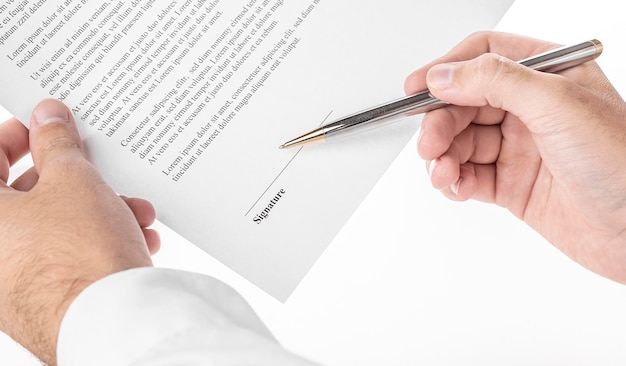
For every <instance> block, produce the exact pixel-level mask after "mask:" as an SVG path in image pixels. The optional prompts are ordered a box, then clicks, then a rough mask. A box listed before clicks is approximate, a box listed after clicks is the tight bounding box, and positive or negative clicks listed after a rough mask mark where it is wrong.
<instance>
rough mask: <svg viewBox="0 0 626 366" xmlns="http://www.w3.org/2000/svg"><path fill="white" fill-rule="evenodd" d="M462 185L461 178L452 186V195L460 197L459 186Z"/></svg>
mask: <svg viewBox="0 0 626 366" xmlns="http://www.w3.org/2000/svg"><path fill="white" fill-rule="evenodd" d="M460 184H461V179H460V178H459V180H457V181H456V182H455V183H453V184H452V185H450V191H452V193H454V195H455V196H458V195H459V185H460Z"/></svg>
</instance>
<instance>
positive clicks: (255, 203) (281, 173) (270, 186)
mask: <svg viewBox="0 0 626 366" xmlns="http://www.w3.org/2000/svg"><path fill="white" fill-rule="evenodd" d="M331 114H333V111H330V112H328V114H327V115H326V117H325V118H324V120H323V121H322V123H320V126H321V125H323V124H324V122H326V120H327V119H328V117H330V115H331ZM302 149H304V147H301V148H300V149H298V152H297V153H296V154H295V155H294V156H293V158H291V160H289V162H288V163H287V165H285V167H284V168H283V170H281V171H280V173H279V174H278V176H276V178H274V180H273V181H272V183H271V184H270V185H269V187H267V189H266V190H265V191H264V192H263V194H261V197H259V199H258V200H256V202H254V204H253V205H252V207H250V209H249V210H248V212H246V214H245V215H244V216H248V215H249V214H250V212H252V210H253V209H254V208H255V207H256V205H257V204H258V203H259V201H261V199H262V198H263V196H265V194H266V193H267V191H269V190H270V188H272V186H273V185H274V183H276V181H277V180H278V178H280V177H281V176H282V175H283V173H284V172H285V170H287V168H289V165H291V163H293V161H294V160H295V159H296V157H297V156H298V154H300V152H301V151H302Z"/></svg>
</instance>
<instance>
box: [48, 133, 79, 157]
mask: <svg viewBox="0 0 626 366" xmlns="http://www.w3.org/2000/svg"><path fill="white" fill-rule="evenodd" d="M71 150H80V144H79V143H78V142H76V141H75V140H74V139H72V138H71V137H68V136H58V137H54V138H51V139H47V140H46V141H44V142H42V143H41V144H40V146H39V151H41V152H43V153H50V152H65V151H71Z"/></svg>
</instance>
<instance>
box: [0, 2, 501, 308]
mask: <svg viewBox="0 0 626 366" xmlns="http://www.w3.org/2000/svg"><path fill="white" fill-rule="evenodd" d="M511 3H512V0H510V1H502V0H482V1H452V0H447V1H446V0H444V1H418V0H412V1H408V0H389V1H385V2H381V1H360V2H354V1H347V0H305V1H295V0H291V1H290V0H229V1H222V0H180V1H156V0H118V1H88V0H62V1H51V0H0V67H1V69H2V77H1V78H2V82H3V85H4V87H3V88H2V89H1V90H0V103H1V104H2V105H3V106H4V107H5V108H7V109H8V110H9V111H11V112H12V113H13V114H14V115H16V116H17V117H18V118H19V119H20V120H21V121H23V122H25V123H27V122H28V121H29V119H30V113H31V110H32V108H33V107H34V106H35V105H36V104H37V103H38V102H39V101H40V100H41V99H43V98H57V99H60V100H62V101H64V102H65V103H66V104H67V105H68V106H69V107H70V108H71V109H72V112H73V113H74V115H75V117H76V120H77V122H78V124H79V128H80V132H81V134H82V136H83V138H84V140H85V146H86V150H87V155H88V158H89V159H90V161H92V162H93V164H94V165H95V166H96V167H97V168H98V170H99V171H100V172H101V173H102V175H103V176H104V178H105V179H106V180H107V182H108V183H109V184H111V185H112V186H113V187H114V188H115V189H116V190H117V191H118V192H120V193H121V194H125V195H129V196H138V197H143V198H146V199H148V200H150V201H151V202H152V203H153V204H154V205H155V207H156V209H157V212H158V218H159V220H161V221H162V222H163V223H164V224H166V225H168V226H169V227H171V228H172V229H173V230H175V231H176V232H178V233H179V234H181V235H182V236H184V237H185V238H187V239H188V240H190V241H191V242H192V243H194V244H195V245H197V246H198V247H200V248H202V249H204V250H205V251H206V252H208V253H209V254H210V255H212V256H214V257H215V258H216V259H218V260H220V261H221V262H223V263H224V264H226V265H227V266H229V267H230V268H232V269H233V270H235V271H236V272H238V273H239V274H240V275H241V276H243V277H245V278H247V279H248V280H249V281H251V282H253V283H254V284H256V285H257V286H259V287H260V288H262V289H263V290H265V291H266V292H267V293H269V294H270V295H272V296H274V297H276V298H277V299H279V300H281V301H284V300H286V299H287V298H288V297H289V295H290V294H291V292H292V291H293V290H294V289H295V287H296V286H297V285H298V283H299V282H300V281H301V280H302V278H303V277H304V276H305V274H306V273H307V271H308V270H309V269H310V268H311V267H312V266H313V265H314V263H315V261H316V260H317V259H318V257H319V256H320V255H321V254H322V252H323V251H324V249H325V248H326V247H327V246H328V245H329V243H331V241H332V239H333V237H334V236H335V235H336V234H337V232H338V231H339V230H340V229H341V227H342V225H343V224H344V223H345V222H346V221H347V220H348V219H349V217H350V215H351V214H352V213H353V212H354V210H356V209H357V207H358V206H359V204H360V202H362V200H363V199H364V198H365V197H366V195H367V194H368V192H369V190H370V189H371V188H372V187H373V186H374V184H376V182H377V180H378V179H379V178H380V176H381V175H382V174H383V173H384V171H385V169H386V168H387V167H388V166H389V164H390V163H391V162H392V161H393V159H394V158H395V156H396V155H397V154H398V152H399V151H400V150H401V149H402V148H403V147H404V146H405V145H406V144H407V142H408V141H409V140H410V139H411V138H412V137H413V135H414V134H415V132H416V130H417V128H418V125H419V117H412V118H409V119H406V120H405V121H401V122H397V123H394V124H392V125H389V126H386V127H384V128H380V129H377V130H374V131H370V132H365V133H362V134H357V135H354V136H352V137H350V138H346V139H344V140H343V141H338V142H335V143H327V144H320V145H315V146H307V147H303V148H299V149H285V150H280V149H278V147H279V146H280V145H281V144H282V143H284V142H285V141H286V140H288V139H291V138H293V137H295V136H297V135H300V134H301V133H303V132H306V131H308V130H311V129H313V128H315V127H318V126H319V125H320V124H322V123H325V122H329V121H330V120H333V119H335V118H339V117H342V116H343V115H346V114H349V113H352V112H354V111H357V110H360V109H364V108H367V107H371V106H373V105H375V104H380V103H382V102H386V101H388V100H391V99H395V98H397V97H401V96H403V85H402V84H403V80H404V78H405V77H406V75H408V74H409V73H410V72H411V71H412V70H413V69H415V68H417V67H419V66H421V65H422V64H424V63H426V62H428V61H430V60H431V59H433V58H435V57H437V56H439V55H441V54H443V53H444V52H445V51H447V50H448V49H449V48H451V47H452V46H453V45H454V44H456V43H457V42H459V41H460V40H462V39H463V38H464V37H465V36H467V35H468V34H470V33H471V32H474V31H477V30H484V29H490V28H492V27H493V26H494V25H495V24H496V22H497V21H498V20H499V19H500V17H501V16H502V15H503V14H504V12H505V11H506V10H507V8H508V7H509V5H510V4H511ZM389 214H393V213H389ZM415 225H416V226H417V225H419V223H415ZM380 244H381V250H384V246H385V243H380ZM164 245H168V243H164ZM355 255H358V253H355ZM346 269H347V270H349V263H346Z"/></svg>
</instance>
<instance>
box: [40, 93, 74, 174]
mask: <svg viewBox="0 0 626 366" xmlns="http://www.w3.org/2000/svg"><path fill="white" fill-rule="evenodd" d="M29 138H30V148H31V154H32V157H33V162H34V163H35V167H36V168H37V171H38V172H39V175H42V173H43V171H44V170H45V169H46V167H47V166H50V165H51V164H52V163H53V162H54V161H66V160H68V159H70V160H73V159H84V154H83V147H82V141H81V138H80V134H79V133H78V129H77V128H76V123H75V122H74V117H73V116H72V113H71V111H70V110H69V108H67V107H66V106H65V104H63V103H61V102H60V101H58V100H55V99H45V100H43V101H42V102H40V103H39V104H38V105H37V107H35V109H34V110H33V113H32V117H31V121H30V135H29Z"/></svg>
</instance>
